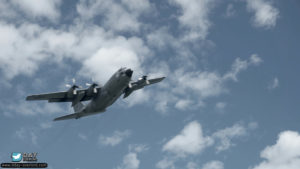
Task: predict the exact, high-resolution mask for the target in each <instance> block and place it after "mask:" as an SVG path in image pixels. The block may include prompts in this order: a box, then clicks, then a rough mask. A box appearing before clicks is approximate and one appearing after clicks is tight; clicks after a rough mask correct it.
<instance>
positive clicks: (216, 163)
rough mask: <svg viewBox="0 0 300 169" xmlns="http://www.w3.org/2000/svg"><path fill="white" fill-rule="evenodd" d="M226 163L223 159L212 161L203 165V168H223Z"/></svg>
mask: <svg viewBox="0 0 300 169" xmlns="http://www.w3.org/2000/svg"><path fill="white" fill-rule="evenodd" d="M223 168H224V164H223V163H222V162H221V161H210V162H207V163H205V164H204V165H203V167H202V169H223Z"/></svg>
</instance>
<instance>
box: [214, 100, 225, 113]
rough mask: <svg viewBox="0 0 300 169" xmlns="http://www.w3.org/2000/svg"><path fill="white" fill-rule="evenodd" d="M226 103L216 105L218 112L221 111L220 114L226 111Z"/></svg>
mask: <svg viewBox="0 0 300 169" xmlns="http://www.w3.org/2000/svg"><path fill="white" fill-rule="evenodd" d="M226 105H227V104H226V103H225V102H218V103H216V106H215V107H216V109H217V110H218V111H220V112H223V111H224V109H225V107H226Z"/></svg>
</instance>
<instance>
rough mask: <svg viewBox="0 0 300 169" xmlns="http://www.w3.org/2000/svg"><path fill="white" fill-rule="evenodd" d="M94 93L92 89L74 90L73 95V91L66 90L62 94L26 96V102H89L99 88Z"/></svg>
mask: <svg viewBox="0 0 300 169" xmlns="http://www.w3.org/2000/svg"><path fill="white" fill-rule="evenodd" d="M95 89H96V90H95V92H94V90H93V89H90V88H88V89H80V90H76V94H74V92H73V91H74V90H68V91H64V92H54V93H44V94H37V95H31V96H27V97H26V100H29V101H31V100H48V102H73V101H74V100H76V99H78V97H80V98H79V100H78V101H86V100H90V99H91V98H92V97H93V96H94V95H95V94H96V93H97V92H100V90H101V88H100V87H97V88H95Z"/></svg>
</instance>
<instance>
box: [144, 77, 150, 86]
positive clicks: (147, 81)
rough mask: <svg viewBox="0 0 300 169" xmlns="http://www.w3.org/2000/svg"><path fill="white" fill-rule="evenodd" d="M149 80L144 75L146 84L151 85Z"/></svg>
mask: <svg viewBox="0 0 300 169" xmlns="http://www.w3.org/2000/svg"><path fill="white" fill-rule="evenodd" d="M147 78H148V76H147V75H144V76H143V77H142V79H143V80H144V81H145V82H146V84H150V82H149V80H148V79H147Z"/></svg>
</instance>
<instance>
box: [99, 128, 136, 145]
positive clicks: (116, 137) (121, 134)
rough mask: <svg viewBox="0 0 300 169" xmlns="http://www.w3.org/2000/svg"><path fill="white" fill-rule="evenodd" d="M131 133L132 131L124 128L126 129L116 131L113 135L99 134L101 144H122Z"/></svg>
mask: <svg viewBox="0 0 300 169" xmlns="http://www.w3.org/2000/svg"><path fill="white" fill-rule="evenodd" d="M130 135H131V131H129V130H124V131H118V130H116V131H114V132H113V134H112V135H111V136H103V135H100V136H99V139H98V141H99V144H101V145H110V146H116V145H118V144H120V143H121V142H122V141H123V140H124V139H126V138H128V137H129V136H130Z"/></svg>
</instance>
